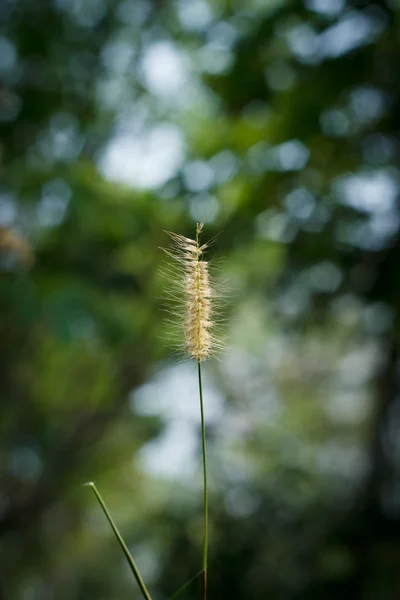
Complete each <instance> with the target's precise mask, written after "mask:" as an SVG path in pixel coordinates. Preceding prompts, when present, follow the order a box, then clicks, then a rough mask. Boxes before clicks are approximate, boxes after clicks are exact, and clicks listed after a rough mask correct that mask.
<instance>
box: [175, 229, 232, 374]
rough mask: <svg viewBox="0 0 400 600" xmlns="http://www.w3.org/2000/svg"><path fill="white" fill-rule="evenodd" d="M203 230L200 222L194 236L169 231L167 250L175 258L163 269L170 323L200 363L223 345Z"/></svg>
mask: <svg viewBox="0 0 400 600" xmlns="http://www.w3.org/2000/svg"><path fill="white" fill-rule="evenodd" d="M202 229H203V224H202V223H198V224H197V227H196V238H195V239H190V238H187V237H185V236H183V235H179V234H177V233H173V232H171V231H166V233H167V234H168V235H169V237H170V239H171V242H172V244H171V248H168V249H164V251H165V253H166V254H167V255H168V256H169V257H170V258H171V259H172V261H173V263H172V265H170V266H169V268H168V270H166V271H164V273H165V275H166V276H167V278H168V286H169V289H168V291H167V299H168V305H169V306H168V312H169V313H170V314H171V315H172V318H171V320H170V323H169V324H170V325H171V326H172V327H173V330H174V334H178V339H179V342H180V343H179V344H178V347H179V348H180V349H183V350H184V353H185V355H186V356H191V357H193V358H195V359H196V360H197V361H198V362H201V361H203V360H205V359H207V358H209V357H210V356H211V355H213V354H214V353H215V352H216V351H217V350H218V349H219V348H221V343H220V341H219V339H218V337H219V336H217V334H216V328H215V318H216V317H218V307H217V304H218V300H219V293H218V292H217V290H216V286H215V284H214V282H213V281H212V278H211V276H210V268H209V267H210V263H209V262H208V261H206V260H205V259H204V253H205V251H206V250H207V248H208V247H209V244H207V243H205V244H201V243H200V233H201V232H202ZM182 333H183V336H182ZM182 337H183V341H182Z"/></svg>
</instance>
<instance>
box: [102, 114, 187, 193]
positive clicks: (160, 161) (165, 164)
mask: <svg viewBox="0 0 400 600" xmlns="http://www.w3.org/2000/svg"><path fill="white" fill-rule="evenodd" d="M184 157H185V141H184V138H183V134H182V132H181V130H180V129H179V128H178V127H176V126H175V125H173V124H171V123H159V124H157V125H154V126H152V127H149V128H148V129H146V130H145V131H142V132H141V133H138V134H133V133H126V134H124V133H122V132H121V133H118V134H117V135H116V136H114V137H113V138H112V139H111V140H110V142H109V143H108V144H107V146H106V148H105V149H104V151H103V152H102V153H101V155H100V156H99V160H98V163H97V164H98V168H99V171H100V173H101V174H102V175H103V177H105V179H107V180H108V181H116V182H121V183H125V184H127V185H130V186H132V187H137V188H143V189H151V188H157V187H159V186H162V185H163V184H164V183H166V182H167V181H168V180H169V179H171V178H172V177H174V176H175V175H176V174H177V172H178V171H179V169H180V168H181V167H182V164H183V162H184Z"/></svg>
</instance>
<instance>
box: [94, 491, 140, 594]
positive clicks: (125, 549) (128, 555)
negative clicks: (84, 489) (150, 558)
mask: <svg viewBox="0 0 400 600" xmlns="http://www.w3.org/2000/svg"><path fill="white" fill-rule="evenodd" d="M86 485H87V486H89V487H91V488H92V490H93V492H94V494H95V496H96V498H97V500H98V502H99V504H100V506H101V508H102V509H103V512H104V514H105V515H106V517H107V520H108V522H109V523H110V525H111V528H112V530H113V532H114V534H115V537H116V538H117V540H118V542H119V544H120V546H121V548H122V551H123V553H124V554H125V557H126V560H127V561H128V563H129V566H130V568H131V571H132V573H133V575H134V577H135V579H136V581H137V584H138V586H139V587H140V590H141V592H142V594H143V597H144V598H145V600H151V596H150V594H149V592H148V590H147V588H146V586H145V583H144V581H143V579H142V577H141V575H140V573H139V570H138V568H137V566H136V563H135V561H134V560H133V558H132V555H131V553H130V552H129V550H128V547H127V545H126V544H125V542H124V540H123V539H122V536H121V534H120V532H119V531H118V529H117V526H116V524H115V523H114V520H113V518H112V516H111V515H110V513H109V512H108V509H107V506H106V504H105V502H104V500H103V498H102V497H101V495H100V492H99V490H98V489H97V487H96V486H95V484H94V483H93V482H90V483H87V484H86Z"/></svg>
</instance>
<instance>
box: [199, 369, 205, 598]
mask: <svg viewBox="0 0 400 600" xmlns="http://www.w3.org/2000/svg"><path fill="white" fill-rule="evenodd" d="M197 369H198V375H199V396H200V413H201V440H202V448H203V475H204V541H203V600H206V598H207V550H208V488H207V453H206V427H205V423H204V406H203V385H202V379H201V362H200V360H198V361H197Z"/></svg>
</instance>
